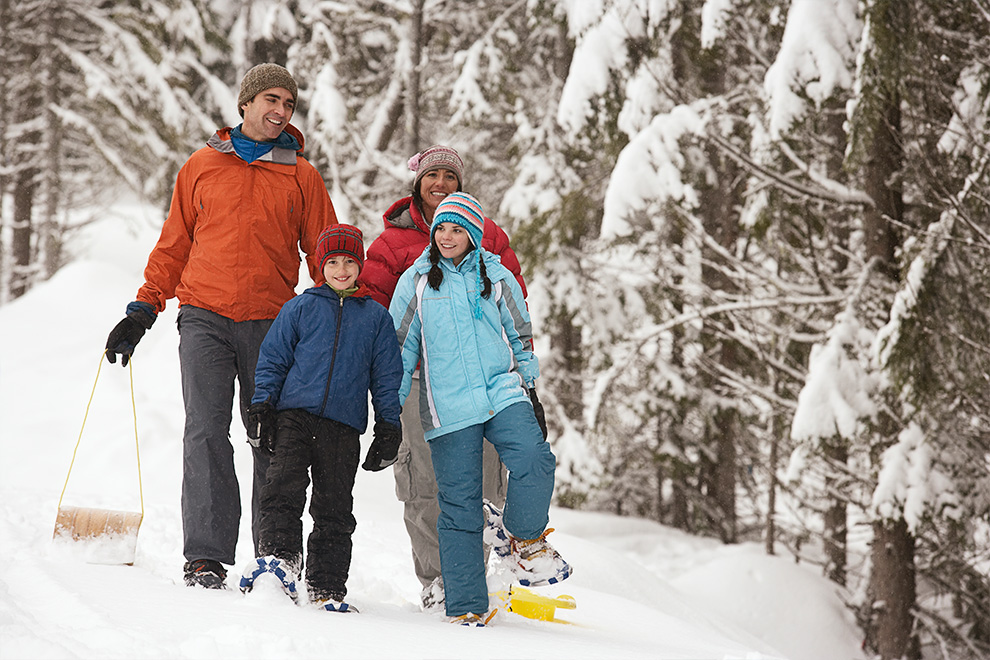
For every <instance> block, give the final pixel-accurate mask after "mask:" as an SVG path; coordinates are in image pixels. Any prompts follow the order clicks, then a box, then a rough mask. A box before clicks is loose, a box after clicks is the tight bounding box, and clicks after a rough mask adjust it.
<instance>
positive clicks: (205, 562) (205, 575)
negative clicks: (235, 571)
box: [183, 559, 227, 589]
mask: <svg viewBox="0 0 990 660" xmlns="http://www.w3.org/2000/svg"><path fill="white" fill-rule="evenodd" d="M183 571H184V572H185V575H184V577H183V579H184V580H185V583H186V586H187V587H202V588H204V589H226V588H227V583H226V582H225V581H224V580H226V579H227V571H226V570H225V569H224V567H223V564H221V563H220V562H218V561H213V560H212V559H196V560H193V561H188V562H186V564H185V566H183Z"/></svg>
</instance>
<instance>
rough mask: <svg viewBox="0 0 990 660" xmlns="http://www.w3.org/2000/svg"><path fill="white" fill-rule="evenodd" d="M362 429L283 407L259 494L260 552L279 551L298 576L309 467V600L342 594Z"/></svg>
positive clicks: (307, 560)
mask: <svg viewBox="0 0 990 660" xmlns="http://www.w3.org/2000/svg"><path fill="white" fill-rule="evenodd" d="M360 454H361V437H360V433H359V432H358V430H357V429H356V428H354V427H352V426H348V425H347V424H342V423H340V422H336V421H334V420H331V419H326V418H323V417H319V416H317V415H314V414H312V413H309V412H307V411H305V410H282V411H279V413H278V426H277V431H276V438H275V453H274V455H273V456H272V458H271V464H270V465H269V466H268V474H267V480H266V483H265V487H264V489H263V490H262V492H261V524H260V533H259V554H260V555H262V556H265V555H275V556H276V557H278V558H279V559H282V560H283V561H285V562H287V563H288V564H289V565H291V566H292V567H293V568H295V572H296V574H297V575H300V574H301V571H302V566H303V556H302V528H303V526H302V514H303V509H304V508H305V506H306V489H307V488H308V486H309V479H310V475H309V473H310V470H312V477H313V495H312V500H311V501H310V505H309V513H310V515H311V516H312V518H313V530H312V532H310V535H309V539H308V542H307V544H306V561H305V565H306V589H307V591H308V593H309V598H310V600H312V601H319V600H326V599H328V598H332V599H334V600H343V599H344V596H345V595H346V594H347V586H346V583H347V573H348V571H349V570H350V566H351V535H352V534H353V533H354V529H355V527H356V525H357V523H356V521H355V519H354V513H353V509H354V498H353V495H352V491H353V488H354V477H355V475H356V474H357V467H358V462H359V460H360Z"/></svg>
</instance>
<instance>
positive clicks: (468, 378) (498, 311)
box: [389, 247, 540, 440]
mask: <svg viewBox="0 0 990 660" xmlns="http://www.w3.org/2000/svg"><path fill="white" fill-rule="evenodd" d="M481 253H482V256H483V258H484V260H485V269H486V271H487V273H488V278H489V279H490V280H491V281H492V291H491V295H490V296H489V297H488V298H487V299H486V298H482V297H480V296H476V294H475V292H476V290H477V287H478V285H479V284H480V282H479V279H480V278H479V277H478V253H477V252H476V251H471V252H469V253H468V254H467V255H466V256H465V257H464V260H463V261H461V263H460V265H459V266H454V263H453V262H452V261H451V260H449V259H441V260H440V267H441V268H442V269H443V282H442V283H441V284H440V290H439V291H434V290H433V289H432V288H431V287H430V286H429V284H428V283H427V273H428V272H429V270H430V268H431V264H430V262H429V257H428V254H429V247H427V249H426V250H424V251H423V254H422V255H420V256H419V258H417V259H416V261H415V262H413V265H412V266H410V267H409V269H408V270H406V272H405V273H403V274H402V276H401V277H400V278H399V282H398V284H396V287H395V293H394V294H393V296H392V302H391V305H390V306H389V312H390V313H391V314H392V319H393V320H394V322H395V330H396V334H397V335H398V339H399V346H400V348H401V350H402V368H403V375H402V384H401V386H400V387H399V401H404V400H405V398H406V396H407V395H408V394H409V389H410V382H411V379H412V375H413V372H414V371H415V370H416V367H417V365H419V367H420V379H421V380H420V401H419V405H420V419H421V421H422V423H423V432H424V434H425V436H426V439H427V440H432V439H433V438H436V437H438V436H441V435H444V434H447V433H453V432H454V431H459V430H461V429H464V428H467V427H468V426H473V425H475V424H481V423H484V422H486V421H488V420H489V419H491V418H492V417H494V416H495V415H497V414H498V413H499V412H501V411H502V410H504V409H506V408H508V407H509V406H511V405H512V404H514V403H519V402H521V401H526V402H530V399H529V395H528V393H527V390H526V388H530V387H532V386H533V385H534V384H535V382H536V379H537V378H539V375H540V366H539V361H538V360H537V358H536V355H534V354H533V351H532V348H531V347H532V335H533V329H532V324H531V322H530V318H529V311H528V310H527V309H526V301H525V300H524V299H523V294H522V289H521V288H520V287H519V283H518V282H517V281H516V278H515V277H514V276H513V275H512V273H511V272H509V270H508V269H507V268H505V267H504V266H503V265H502V263H501V261H500V260H499V258H498V257H497V256H496V255H494V254H492V253H490V252H488V251H487V250H484V249H482V250H481ZM476 300H479V301H480V305H481V318H476V317H475V313H474V310H475V303H476ZM406 405H410V403H407V404H406Z"/></svg>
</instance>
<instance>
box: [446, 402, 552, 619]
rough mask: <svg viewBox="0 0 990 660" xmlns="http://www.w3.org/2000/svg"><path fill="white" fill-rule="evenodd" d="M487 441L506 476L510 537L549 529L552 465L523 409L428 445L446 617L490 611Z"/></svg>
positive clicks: (505, 515) (530, 412)
mask: <svg viewBox="0 0 990 660" xmlns="http://www.w3.org/2000/svg"><path fill="white" fill-rule="evenodd" d="M485 438H487V439H488V441H489V442H490V443H492V445H494V446H495V449H496V450H497V451H498V455H499V457H500V458H501V459H502V462H503V463H504V464H505V467H506V468H508V470H509V487H508V493H507V494H506V498H505V510H504V512H503V517H502V520H503V523H504V524H505V528H506V530H508V532H509V533H510V534H512V536H514V537H516V538H519V539H533V538H536V537H538V536H540V534H542V533H543V530H545V529H546V527H547V523H548V522H549V510H550V499H551V497H552V496H553V484H554V470H555V467H556V458H555V457H554V455H553V452H551V451H550V445H549V444H548V443H547V442H546V441H545V440H544V439H543V433H542V432H541V431H540V425H539V424H538V423H537V421H536V416H535V415H534V414H533V406H532V405H531V404H529V403H528V402H519V403H515V404H513V405H511V406H509V407H508V408H506V409H505V410H503V411H501V412H499V413H498V414H497V415H495V416H494V417H492V418H491V419H490V420H488V421H487V422H485V423H484V424H475V425H474V426H469V427H468V428H466V429H462V430H460V431H454V432H453V433H447V434H444V435H441V436H438V437H436V438H434V439H433V440H431V441H430V453H431V456H432V458H433V469H434V472H435V473H436V477H437V490H438V492H437V498H438V500H439V503H440V517H439V518H438V520H437V531H438V532H439V536H440V570H441V573H442V575H443V585H444V592H445V597H446V611H447V615H448V616H459V615H461V614H467V613H468V612H474V613H476V614H484V613H485V612H487V611H488V585H487V582H486V581H485V559H484V556H485V555H484V542H483V539H482V532H483V528H484V523H485V516H484V511H483V510H482V494H481V483H482V448H483V443H484V440H485Z"/></svg>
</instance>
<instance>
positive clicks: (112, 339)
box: [106, 302, 157, 367]
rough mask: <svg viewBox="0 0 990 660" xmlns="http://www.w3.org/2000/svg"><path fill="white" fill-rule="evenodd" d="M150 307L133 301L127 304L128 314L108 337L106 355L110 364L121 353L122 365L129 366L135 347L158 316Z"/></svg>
mask: <svg viewBox="0 0 990 660" xmlns="http://www.w3.org/2000/svg"><path fill="white" fill-rule="evenodd" d="M150 309H151V305H148V304H147V303H139V302H133V303H131V304H130V305H128V306H127V310H128V314H127V316H125V317H124V318H123V320H121V322H120V323H118V324H117V325H115V326H114V328H113V330H111V331H110V336H109V337H107V350H106V356H107V361H108V362H109V363H110V364H114V363H115V362H116V361H117V353H120V366H122V367H126V366H127V361H128V360H130V358H131V355H133V354H134V347H135V346H137V344H138V342H139V341H141V337H144V333H145V332H146V331H148V330H150V329H151V326H152V325H153V324H154V322H155V319H156V318H157V317H156V316H155V314H154V312H152V311H149V310H150Z"/></svg>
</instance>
